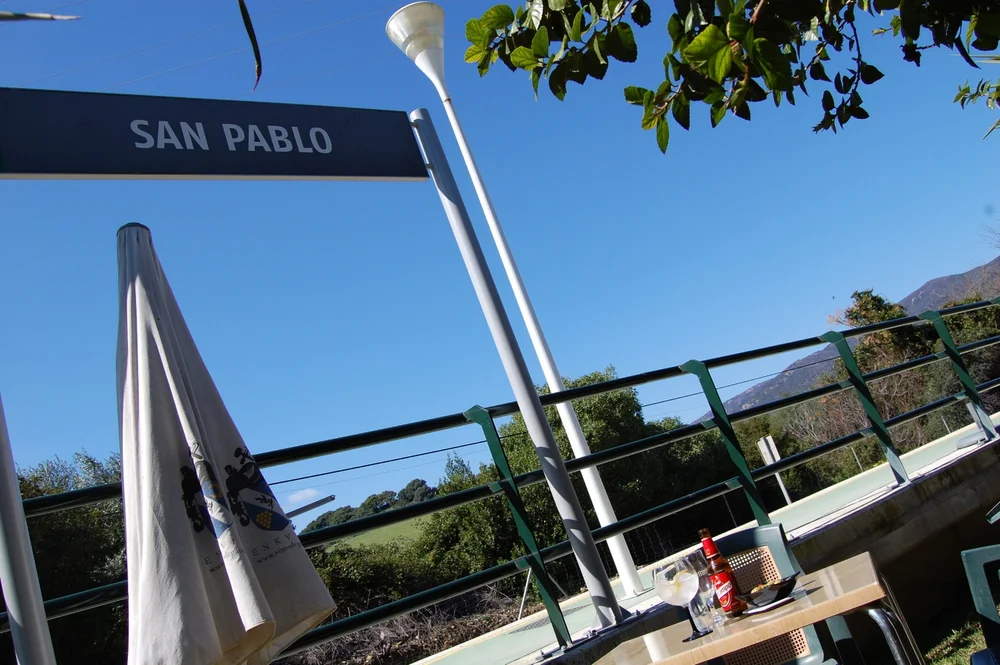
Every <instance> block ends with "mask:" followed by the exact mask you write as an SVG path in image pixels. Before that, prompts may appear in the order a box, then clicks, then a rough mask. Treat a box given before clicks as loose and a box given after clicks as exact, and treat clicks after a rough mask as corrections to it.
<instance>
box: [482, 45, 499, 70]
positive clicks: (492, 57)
mask: <svg viewBox="0 0 1000 665" xmlns="http://www.w3.org/2000/svg"><path fill="white" fill-rule="evenodd" d="M497 57H499V53H497V52H496V51H486V52H484V53H483V57H482V58H480V59H479V66H478V69H479V76H486V73H487V72H489V71H490V65H492V64H493V63H494V62H496V59H497Z"/></svg>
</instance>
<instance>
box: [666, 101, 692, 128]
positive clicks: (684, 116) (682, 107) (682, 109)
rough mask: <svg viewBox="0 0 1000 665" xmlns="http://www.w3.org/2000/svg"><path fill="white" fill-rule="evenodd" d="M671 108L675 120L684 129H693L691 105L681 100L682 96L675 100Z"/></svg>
mask: <svg viewBox="0 0 1000 665" xmlns="http://www.w3.org/2000/svg"><path fill="white" fill-rule="evenodd" d="M670 110H671V111H673V114H674V120H676V121H677V124H678V125H680V126H681V127H683V128H684V129H691V105H690V104H688V103H687V102H686V101H685V102H681V98H680V97H678V98H677V99H675V100H674V103H673V104H671V105H670Z"/></svg>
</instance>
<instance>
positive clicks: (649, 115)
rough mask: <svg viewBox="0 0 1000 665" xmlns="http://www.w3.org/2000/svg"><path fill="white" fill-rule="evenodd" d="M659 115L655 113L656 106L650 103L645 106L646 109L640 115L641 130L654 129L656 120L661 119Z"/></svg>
mask: <svg viewBox="0 0 1000 665" xmlns="http://www.w3.org/2000/svg"><path fill="white" fill-rule="evenodd" d="M661 115H662V114H659V113H657V112H656V106H655V105H654V104H653V103H652V101H650V103H649V104H647V105H646V108H645V110H644V111H643V113H642V123H641V124H642V128H643V129H652V128H653V127H655V126H656V119H657V118H659V117H661Z"/></svg>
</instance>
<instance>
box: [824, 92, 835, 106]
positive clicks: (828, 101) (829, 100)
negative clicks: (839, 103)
mask: <svg viewBox="0 0 1000 665" xmlns="http://www.w3.org/2000/svg"><path fill="white" fill-rule="evenodd" d="M835 105H836V102H834V101H833V94H832V93H831V92H830V91H829V90H826V91H824V92H823V110H824V111H832V110H833V107H834V106H835Z"/></svg>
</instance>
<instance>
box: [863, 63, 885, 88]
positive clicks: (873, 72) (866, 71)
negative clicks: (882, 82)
mask: <svg viewBox="0 0 1000 665" xmlns="http://www.w3.org/2000/svg"><path fill="white" fill-rule="evenodd" d="M883 76H884V74H883V73H882V72H880V71H879V70H878V67H876V66H875V65H869V64H868V63H865V65H864V66H863V67H862V68H861V82H862V83H864V84H865V85H871V84H872V83H875V81H878V80H879V79H880V78H882V77H883Z"/></svg>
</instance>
